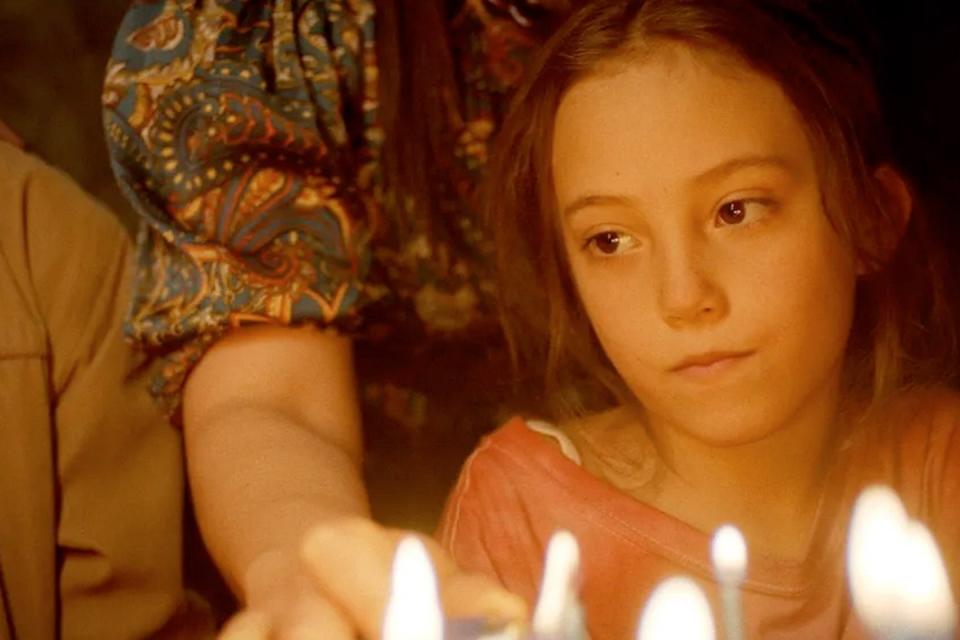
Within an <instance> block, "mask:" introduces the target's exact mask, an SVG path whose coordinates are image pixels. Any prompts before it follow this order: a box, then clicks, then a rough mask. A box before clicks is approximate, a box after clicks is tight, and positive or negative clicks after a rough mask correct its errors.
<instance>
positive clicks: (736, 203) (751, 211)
mask: <svg viewBox="0 0 960 640" xmlns="http://www.w3.org/2000/svg"><path fill="white" fill-rule="evenodd" d="M775 207H776V203H775V202H774V201H773V200H770V199H766V198H751V199H744V200H731V201H730V202H725V203H724V204H722V205H720V208H719V209H717V216H716V220H715V224H716V226H718V227H728V226H733V225H741V224H752V223H753V222H754V221H755V220H754V219H755V218H757V216H763V215H764V214H765V213H769V212H771V211H773V210H774V209H775Z"/></svg>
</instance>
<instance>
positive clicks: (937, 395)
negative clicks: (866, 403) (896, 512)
mask: <svg viewBox="0 0 960 640" xmlns="http://www.w3.org/2000/svg"><path fill="white" fill-rule="evenodd" d="M864 427H865V429H863V430H862V431H861V434H860V437H859V438H857V439H856V440H855V442H854V444H853V446H852V447H851V451H850V453H851V454H852V459H851V460H849V461H850V462H851V463H853V464H852V465H851V467H850V469H849V471H850V472H852V473H854V474H855V476H857V477H858V481H857V482H856V486H862V485H865V484H867V483H882V484H886V485H888V486H890V487H892V488H893V489H895V490H896V491H897V493H898V494H900V497H901V498H902V499H903V500H904V503H905V504H906V506H907V510H908V511H910V512H912V513H914V514H916V515H919V516H921V517H924V516H927V517H929V516H933V515H934V513H936V512H939V511H940V508H939V507H938V506H937V505H939V504H940V503H942V502H943V501H944V500H947V499H949V500H953V499H955V498H958V499H960V393H958V392H957V391H956V390H953V389H949V388H946V387H926V388H914V389H909V390H906V391H903V392H901V393H899V394H898V395H897V396H896V397H893V398H891V399H890V400H888V401H887V402H885V403H884V404H883V405H882V407H880V408H879V409H876V410H874V411H873V412H872V415H871V417H870V418H869V419H868V420H867V423H866V424H865V425H864ZM947 496H950V497H949V498H947ZM926 512H930V513H926Z"/></svg>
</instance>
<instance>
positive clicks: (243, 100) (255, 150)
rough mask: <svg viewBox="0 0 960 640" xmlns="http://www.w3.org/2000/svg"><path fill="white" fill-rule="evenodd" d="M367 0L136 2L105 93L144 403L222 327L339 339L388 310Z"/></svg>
mask: <svg viewBox="0 0 960 640" xmlns="http://www.w3.org/2000/svg"><path fill="white" fill-rule="evenodd" d="M373 20H374V11H373V1H372V0H353V1H351V2H342V1H338V0H328V1H319V0H317V1H311V0H271V1H268V0H253V1H240V0H205V1H204V2H174V1H171V0H166V1H158V0H148V1H146V2H137V3H134V4H133V6H132V7H131V8H130V10H129V11H128V13H127V15H126V16H125V18H124V20H123V22H122V24H121V27H120V30H119V33H118V35H117V37H116V40H115V43H114V48H113V52H112V55H111V60H110V62H109V63H108V68H107V76H106V81H105V85H104V92H103V115H104V126H105V129H106V136H107V143H108V147H109V151H110V157H111V164H112V167H113V170H114V173H115V175H116V177H117V180H118V182H119V184H120V187H121V189H122V191H123V192H124V194H125V195H126V197H127V198H128V199H129V200H130V202H131V203H132V204H133V207H134V208H135V209H136V211H137V213H138V214H139V216H140V217H141V219H142V220H143V222H144V223H145V224H144V225H142V228H141V232H140V234H139V238H138V249H137V266H136V276H135V284H134V292H133V296H132V301H131V305H130V310H129V313H128V317H127V322H126V332H127V335H128V336H129V337H130V338H131V339H132V340H133V341H135V342H136V343H138V344H140V345H141V346H143V347H145V348H148V349H151V350H153V351H155V352H158V353H161V354H162V355H163V356H164V360H165V364H164V366H163V367H162V371H163V373H162V375H161V376H160V378H158V379H157V380H156V381H155V384H154V392H155V393H156V394H158V395H160V396H161V397H162V398H164V399H166V400H167V403H168V406H169V408H171V409H173V408H175V407H176V406H178V404H179V394H180V390H181V387H182V384H183V382H184V380H185V379H186V376H187V374H188V372H189V370H190V368H191V367H192V365H193V364H195V363H196V362H197V361H198V360H199V358H200V357H201V356H202V354H203V353H204V352H205V350H206V348H207V347H208V346H210V345H211V344H212V343H213V342H214V341H215V340H216V339H217V338H218V337H220V336H221V335H222V334H223V333H224V332H225V331H226V330H227V329H228V328H230V327H233V326H238V325H242V324H246V323H258V322H269V323H277V324H301V323H316V324H319V325H323V326H333V327H336V328H338V329H340V330H343V331H347V332H350V331H354V330H355V329H356V328H357V327H358V326H359V319H360V317H361V316H360V313H361V310H362V309H363V308H364V307H365V306H366V305H368V304H369V303H371V302H373V301H375V300H376V299H378V298H380V297H382V295H383V294H384V292H385V287H383V286H382V285H380V284H378V283H377V282H375V279H374V278H373V277H371V268H370V265H371V247H370V238H371V236H372V235H373V233H374V230H375V227H376V220H377V219H378V211H377V210H378V189H379V186H378V185H379V177H378V169H377V167H378V157H379V149H380V143H381V138H382V133H381V129H380V127H379V125H378V124H377V105H378V102H377V82H376V72H377V69H376V55H375V45H374V39H373Z"/></svg>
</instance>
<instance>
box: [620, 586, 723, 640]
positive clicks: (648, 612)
mask: <svg viewBox="0 0 960 640" xmlns="http://www.w3.org/2000/svg"><path fill="white" fill-rule="evenodd" d="M715 637H716V630H715V629H714V626H713V615H712V614H711V613H710V603H709V602H707V597H706V596H705V595H704V594H703V591H702V590H701V589H700V587H699V586H697V583H696V582H694V581H693V580H691V579H690V578H687V577H684V576H677V577H673V578H668V579H667V580H664V581H663V582H661V583H660V584H659V585H658V586H657V588H656V589H654V591H653V594H652V595H651V596H650V600H649V601H647V606H646V607H645V608H644V610H643V615H642V616H641V618H640V625H639V628H638V629H637V640H679V639H681V638H682V639H683V640H714V638H715Z"/></svg>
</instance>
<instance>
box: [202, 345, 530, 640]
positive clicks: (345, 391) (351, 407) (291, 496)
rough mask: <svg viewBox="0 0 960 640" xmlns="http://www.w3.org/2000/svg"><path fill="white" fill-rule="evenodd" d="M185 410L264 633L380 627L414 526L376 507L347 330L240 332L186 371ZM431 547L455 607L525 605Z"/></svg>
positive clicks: (482, 610)
mask: <svg viewBox="0 0 960 640" xmlns="http://www.w3.org/2000/svg"><path fill="white" fill-rule="evenodd" d="M184 421H185V435H186V442H187V458H188V473H189V478H190V484H191V489H192V492H193V496H194V500H195V503H196V510H197V517H198V520H199V523H200V527H201V530H202V532H203V535H204V538H205V540H206V541H207V544H208V546H209V548H210V550H211V553H212V555H213V557H214V559H215V561H216V562H217V564H218V566H219V567H220V569H221V571H223V573H224V575H225V576H226V577H227V580H228V582H229V583H230V584H231V586H232V587H233V588H234V590H235V592H236V593H237V594H238V596H239V597H240V598H241V600H242V602H243V603H244V605H245V607H246V608H247V610H248V612H247V614H246V616H245V620H246V621H247V623H248V624H251V623H250V622H249V621H250V620H255V622H254V623H252V625H253V626H252V628H253V629H255V631H253V632H251V635H252V637H266V634H267V630H269V631H270V632H271V633H273V634H275V635H276V636H277V637H294V636H295V634H296V633H297V632H298V631H297V630H298V629H301V628H303V629H307V630H312V631H313V633H314V634H316V633H320V632H321V630H322V637H324V638H330V639H331V640H336V639H338V638H353V637H354V630H355V629H356V630H359V631H360V632H361V633H363V634H364V636H365V637H369V638H375V637H378V636H379V629H380V623H381V619H382V615H383V610H384V605H385V600H386V596H387V589H388V577H389V572H390V565H391V562H392V556H393V550H394V547H395V545H396V542H397V541H398V539H399V537H400V535H401V533H402V532H399V531H393V530H388V529H385V528H382V527H380V526H378V525H376V524H374V523H373V522H372V521H370V520H369V519H368V509H367V500H366V494H365V491H364V487H363V482H362V474H361V448H362V447H361V436H360V433H361V432H360V418H359V411H358V407H357V401H356V394H355V391H354V376H353V367H352V360H351V345H350V342H349V340H348V339H346V338H343V337H341V336H339V335H337V334H335V333H333V332H331V331H321V330H318V329H313V328H287V327H260V328H255V329H244V330H240V331H237V332H235V333H233V334H230V335H228V336H227V337H225V338H224V339H222V340H221V341H220V342H219V343H218V344H217V345H216V346H215V347H213V348H212V349H211V350H210V351H209V352H208V353H207V354H206V355H205V356H204V357H203V359H202V360H201V361H200V363H199V364H198V365H197V367H196V369H195V370H194V371H193V373H192V374H191V376H190V378H189V379H188V382H187V386H186V389H185V395H184ZM431 546H432V549H433V551H434V557H435V562H436V564H437V569H438V573H440V576H441V582H442V585H443V586H442V591H443V598H444V604H445V607H446V609H447V611H448V613H450V614H451V615H489V616H495V617H498V618H507V619H510V618H519V617H522V616H523V615H524V614H525V606H524V605H523V603H522V601H520V600H519V599H518V598H516V597H514V596H512V595H510V594H508V593H506V592H504V591H503V590H502V589H500V588H499V587H497V586H495V584H494V583H493V582H492V581H490V580H487V579H485V578H480V577H477V576H474V575H472V574H463V573H461V572H459V571H458V570H457V569H456V568H455V567H454V565H453V563H452V561H450V560H449V559H447V558H446V557H445V556H443V554H442V553H441V552H440V551H439V550H438V547H436V546H435V545H433V544H432V543H431ZM238 622H239V621H238ZM240 624H241V626H243V623H242V622H241V623H240ZM234 628H235V629H236V628H238V627H234ZM250 629H251V627H247V630H248V631H249V630H250ZM271 637H274V636H271Z"/></svg>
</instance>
